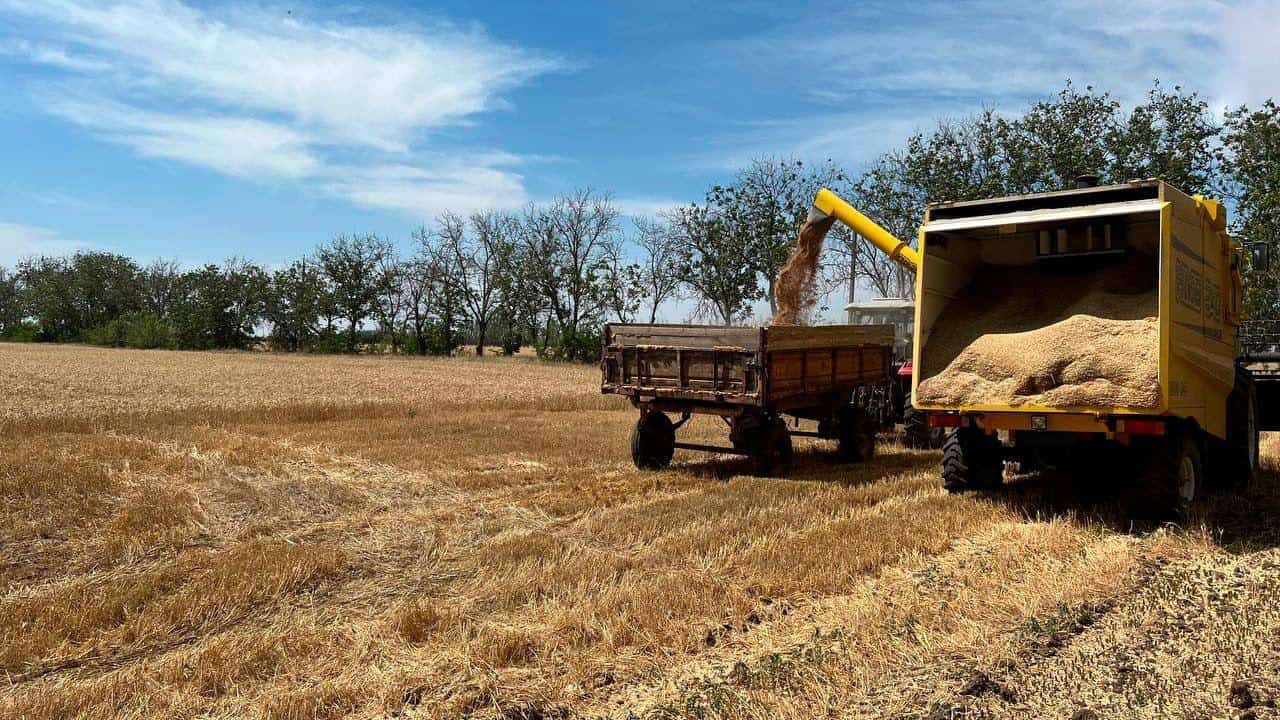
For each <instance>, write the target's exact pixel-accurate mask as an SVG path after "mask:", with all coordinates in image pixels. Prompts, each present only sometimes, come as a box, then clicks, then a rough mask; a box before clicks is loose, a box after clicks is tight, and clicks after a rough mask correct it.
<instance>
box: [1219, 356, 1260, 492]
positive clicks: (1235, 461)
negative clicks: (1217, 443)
mask: <svg viewBox="0 0 1280 720" xmlns="http://www.w3.org/2000/svg"><path fill="white" fill-rule="evenodd" d="M1258 441H1259V435H1258V392H1257V389H1256V388H1255V387H1254V384H1253V375H1252V374H1250V373H1249V371H1248V370H1246V369H1245V368H1242V367H1240V366H1238V365H1237V366H1236V384H1235V387H1234V388H1232V390H1231V394H1230V395H1229V396H1228V397H1227V442H1226V446H1225V448H1223V449H1224V451H1225V457H1224V458H1223V460H1224V462H1222V463H1220V465H1221V470H1220V472H1222V473H1224V475H1225V477H1222V478H1219V480H1220V481H1222V482H1221V484H1222V485H1224V486H1226V487H1231V488H1235V489H1238V490H1246V489H1248V488H1249V486H1250V485H1252V484H1253V481H1254V479H1255V478H1256V477H1257V475H1258V463H1259V454H1258ZM1215 471H1217V469H1216V468H1215Z"/></svg>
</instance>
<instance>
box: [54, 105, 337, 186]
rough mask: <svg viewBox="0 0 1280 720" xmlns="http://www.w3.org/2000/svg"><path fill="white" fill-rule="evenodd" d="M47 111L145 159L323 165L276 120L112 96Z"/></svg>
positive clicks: (300, 167)
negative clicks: (125, 101) (161, 109)
mask: <svg viewBox="0 0 1280 720" xmlns="http://www.w3.org/2000/svg"><path fill="white" fill-rule="evenodd" d="M47 109H48V110H49V111H50V112H52V113H53V114H55V115H58V116H59V117H62V118H64V119H67V120H70V121H72V122H74V123H77V124H79V125H83V126H85V127H87V128H90V129H92V130H95V131H97V132H99V133H101V134H102V135H103V136H104V137H106V138H108V139H110V140H113V141H115V142H119V143H121V144H124V145H128V146H130V147H132V148H134V149H135V150H137V151H138V153H139V154H141V155H144V156H146V157H161V158H169V159H172V160H180V161H182V162H186V163H190V164H192V165H201V166H204V167H208V168H212V169H214V170H217V171H218V172H221V173H224V174H226V175H235V176H242V177H251V178H261V177H285V178H300V177H306V176H309V175H312V174H314V173H315V172H316V171H317V170H318V169H319V167H320V161H319V160H318V159H317V158H316V157H315V156H314V155H313V154H312V153H311V151H310V150H309V149H308V138H307V137H306V136H305V135H302V134H301V133H298V132H297V131H295V130H292V129H290V128H289V127H286V126H284V125H280V124H277V123H270V122H263V121H261V120H255V119H253V118H247V117H236V116H230V117H218V116H201V115H196V114H190V115H175V114H166V113H155V112H147V111H143V110H138V109H136V108H132V107H129V106H126V105H120V104H117V103H113V102H111V101H108V100H99V101H97V102H86V101H81V100H67V99H59V100H51V101H50V102H48V104H47Z"/></svg>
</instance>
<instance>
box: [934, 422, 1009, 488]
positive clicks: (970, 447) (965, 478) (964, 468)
mask: <svg viewBox="0 0 1280 720" xmlns="http://www.w3.org/2000/svg"><path fill="white" fill-rule="evenodd" d="M1003 481H1004V460H1003V459H1002V458H1001V455H1000V441H999V440H997V439H996V438H994V437H992V436H990V435H988V434H986V433H984V432H982V431H981V430H978V429H976V428H958V429H957V430H956V431H955V432H953V433H951V434H950V435H948V436H947V439H946V442H944V443H943V445H942V486H943V487H944V488H946V489H947V492H952V493H959V492H964V491H966V490H991V489H994V488H997V487H1000V484H1001V483H1002V482H1003Z"/></svg>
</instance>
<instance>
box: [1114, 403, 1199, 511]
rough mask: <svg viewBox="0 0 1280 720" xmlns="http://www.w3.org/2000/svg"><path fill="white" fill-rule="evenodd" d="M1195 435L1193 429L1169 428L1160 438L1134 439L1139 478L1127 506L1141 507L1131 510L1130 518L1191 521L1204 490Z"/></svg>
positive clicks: (1133, 448)
mask: <svg viewBox="0 0 1280 720" xmlns="http://www.w3.org/2000/svg"><path fill="white" fill-rule="evenodd" d="M1198 435H1199V431H1197V430H1195V429H1194V428H1176V427H1173V426H1170V427H1169V431H1168V434H1167V435H1164V436H1162V437H1151V438H1135V439H1134V442H1133V446H1132V448H1131V450H1133V451H1134V453H1135V460H1136V462H1137V463H1138V466H1137V468H1136V469H1137V473H1136V474H1137V476H1138V478H1137V486H1136V490H1137V493H1136V495H1135V496H1134V497H1132V498H1130V503H1141V505H1139V506H1135V507H1132V508H1130V511H1131V512H1132V513H1133V514H1136V515H1142V516H1146V517H1149V518H1152V519H1161V520H1163V519H1166V518H1172V519H1174V520H1176V521H1178V522H1185V521H1186V520H1188V519H1189V518H1190V517H1191V512H1192V509H1193V508H1194V507H1195V505H1196V504H1197V502H1198V501H1199V500H1200V499H1201V498H1202V497H1203V494H1204V489H1205V477H1204V464H1203V462H1202V461H1201V454H1200V443H1199V442H1198V441H1197V440H1198Z"/></svg>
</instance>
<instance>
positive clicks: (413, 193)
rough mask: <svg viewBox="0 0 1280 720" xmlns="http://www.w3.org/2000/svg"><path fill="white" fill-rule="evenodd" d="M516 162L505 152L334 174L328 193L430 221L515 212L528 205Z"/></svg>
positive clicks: (336, 171) (329, 181)
mask: <svg viewBox="0 0 1280 720" xmlns="http://www.w3.org/2000/svg"><path fill="white" fill-rule="evenodd" d="M515 162H516V159H515V158H513V157H512V156H510V155H505V154H502V153H483V154H477V155H454V156H446V155H438V156H436V157H434V158H430V159H427V160H425V161H424V162H419V163H417V164H415V165H378V166H373V167H352V168H345V169H342V168H338V169H335V171H334V172H333V174H332V176H331V177H329V178H328V179H326V181H325V188H326V189H327V190H328V191H329V192H331V193H333V194H335V195H338V196H341V197H345V198H348V199H350V200H351V201H352V202H355V203H357V204H359V205H363V206H365V207H370V208H378V209H384V210H398V211H401V212H405V213H407V214H410V215H413V216H415V217H418V218H423V219H425V218H430V217H434V216H435V215H437V214H439V213H441V212H443V211H444V210H452V211H454V212H458V213H463V214H466V213H469V212H471V211H473V210H484V209H494V208H515V207H518V206H520V205H523V204H525V203H526V202H528V199H529V198H528V196H527V195H526V193H525V189H524V184H523V182H522V179H521V177H520V176H519V175H518V174H516V173H514V172H513V171H512V170H510V169H509V168H510V166H511V165H513V164H515Z"/></svg>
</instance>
